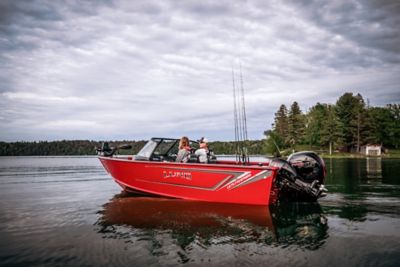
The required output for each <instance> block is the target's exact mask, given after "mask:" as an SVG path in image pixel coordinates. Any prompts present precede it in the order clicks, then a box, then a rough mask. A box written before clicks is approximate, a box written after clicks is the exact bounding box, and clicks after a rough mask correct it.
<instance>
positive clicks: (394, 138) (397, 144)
mask: <svg viewBox="0 0 400 267" xmlns="http://www.w3.org/2000/svg"><path fill="white" fill-rule="evenodd" d="M386 108H387V109H388V110H389V112H390V115H391V120H390V123H389V126H388V128H389V129H388V132H389V133H388V137H389V144H390V146H392V147H394V148H396V149H398V148H400V105H399V104H389V105H387V106H386Z"/></svg>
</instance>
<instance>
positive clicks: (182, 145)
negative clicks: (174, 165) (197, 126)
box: [175, 136, 191, 163]
mask: <svg viewBox="0 0 400 267" xmlns="http://www.w3.org/2000/svg"><path fill="white" fill-rule="evenodd" d="M190 150H191V148H190V146H189V138H188V137H187V136H182V138H181V139H180V140H179V151H178V155H177V156H176V160H175V161H176V162H184V163H186V162H188V161H189V158H190Z"/></svg>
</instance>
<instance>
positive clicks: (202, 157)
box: [195, 137, 209, 163]
mask: <svg viewBox="0 0 400 267" xmlns="http://www.w3.org/2000/svg"><path fill="white" fill-rule="evenodd" d="M199 146H200V148H199V149H197V150H196V152H195V155H196V156H197V157H198V158H199V162H200V163H208V153H209V150H208V140H207V139H206V138H204V137H202V138H201V139H200V141H199Z"/></svg>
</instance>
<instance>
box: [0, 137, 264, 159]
mask: <svg viewBox="0 0 400 267" xmlns="http://www.w3.org/2000/svg"><path fill="white" fill-rule="evenodd" d="M102 143H103V141H89V140H62V141H51V142H48V141H40V142H11V143H8V142H0V156H62V155H96V148H100V147H101V144H102ZM108 143H109V144H110V146H113V147H117V146H120V145H123V144H129V145H131V146H132V149H129V150H120V151H119V154H137V153H138V152H139V150H140V149H141V148H142V147H143V146H144V144H145V143H146V141H143V140H142V141H129V140H125V141H108ZM209 146H210V148H212V149H213V151H215V153H217V154H226V155H231V154H235V150H236V145H235V142H219V141H217V142H210V144H209ZM246 146H247V147H248V150H249V153H250V154H263V153H264V150H263V149H264V141H262V140H252V141H246Z"/></svg>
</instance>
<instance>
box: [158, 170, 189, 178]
mask: <svg viewBox="0 0 400 267" xmlns="http://www.w3.org/2000/svg"><path fill="white" fill-rule="evenodd" d="M163 177H164V178H183V179H185V180H192V173H191V172H185V171H165V170H164V171H163Z"/></svg>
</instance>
